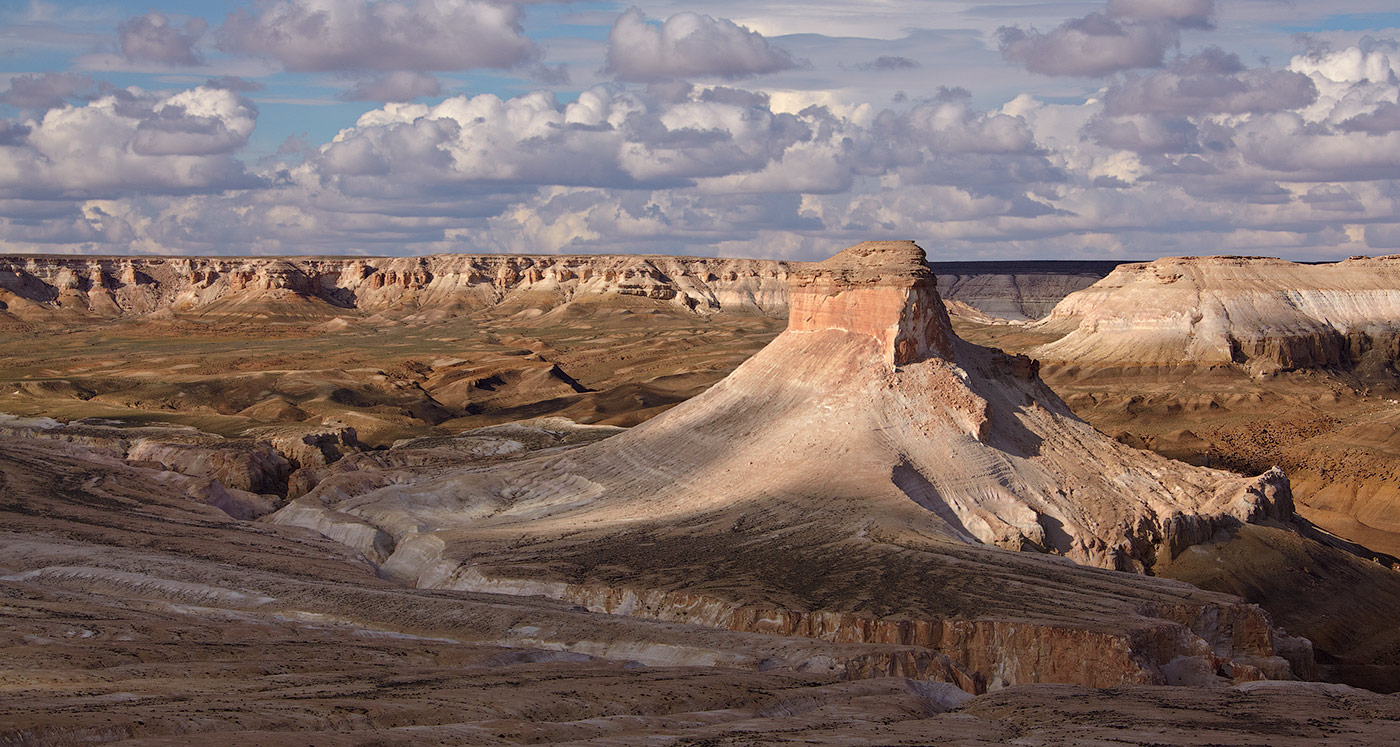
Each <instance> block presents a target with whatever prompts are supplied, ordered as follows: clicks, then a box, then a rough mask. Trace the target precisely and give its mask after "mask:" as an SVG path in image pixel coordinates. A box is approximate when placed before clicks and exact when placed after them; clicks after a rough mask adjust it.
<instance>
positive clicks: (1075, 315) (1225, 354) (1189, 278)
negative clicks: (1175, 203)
mask: <svg viewBox="0 0 1400 747" xmlns="http://www.w3.org/2000/svg"><path fill="white" fill-rule="evenodd" d="M1037 327H1038V328H1040V329H1044V330H1046V331H1060V332H1063V333H1065V336H1064V337H1062V338H1061V339H1059V340H1056V341H1054V342H1051V343H1048V344H1046V345H1042V346H1040V347H1038V348H1035V349H1034V350H1033V351H1032V355H1034V356H1036V357H1037V358H1040V359H1043V360H1046V361H1064V362H1072V363H1074V364H1076V365H1096V364H1097V365H1104V364H1112V365H1147V366H1172V365H1182V364H1188V365H1198V366H1231V365H1238V366H1241V367H1243V368H1244V369H1246V370H1248V371H1249V372H1251V373H1254V374H1266V373H1272V372H1276V371H1280V370H1294V369H1302V368H1338V369H1345V370H1358V369H1359V372H1360V373H1362V374H1363V375H1369V376H1377V375H1380V376H1386V377H1389V376H1393V374H1394V369H1393V368H1392V367H1391V364H1392V363H1393V361H1394V360H1395V358H1396V356H1397V353H1400V350H1398V349H1397V343H1396V333H1397V330H1400V256H1393V257H1379V258H1367V257H1359V258H1353V259H1349V260H1347V261H1345V262H1337V263H1332V264H1325V265H1303V264H1296V263H1293V262H1288V261H1285V260H1281V259H1272V258H1268V257H1172V258H1167V259H1159V260H1156V261H1154V262H1148V263H1138V264H1128V265H1122V266H1120V267H1119V268H1117V269H1116V270H1114V271H1113V273H1112V274H1110V275H1109V276H1108V277H1106V278H1104V279H1103V280H1101V281H1099V282H1098V283H1095V284H1094V285H1093V286H1091V287H1089V288H1087V289H1085V290H1082V291H1078V292H1076V293H1072V294H1070V295H1069V296H1066V297H1065V299H1064V300H1063V301H1061V302H1060V303H1059V304H1058V305H1056V306H1055V309H1054V310H1053V311H1052V312H1051V313H1050V316H1048V317H1047V318H1045V319H1044V320H1043V321H1041V322H1039V323H1038V325H1037Z"/></svg>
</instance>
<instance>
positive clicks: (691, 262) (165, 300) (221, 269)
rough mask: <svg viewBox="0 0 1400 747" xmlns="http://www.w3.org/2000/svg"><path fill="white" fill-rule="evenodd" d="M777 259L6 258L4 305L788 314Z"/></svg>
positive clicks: (309, 313)
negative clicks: (637, 304) (592, 303)
mask: <svg viewBox="0 0 1400 747" xmlns="http://www.w3.org/2000/svg"><path fill="white" fill-rule="evenodd" d="M785 273H786V268H785V265H784V264H783V263H781V262H776V261H764V260H741V259H695V258H685V257H669V256H666V257H660V256H639V255H638V256H633V255H589V256H536V257H529V256H513V255H467V254H453V255H435V256H429V257H394V258H387V257H377V258H342V257H286V258H266V259H264V258H249V257H228V258H221V257H179V258H166V257H57V256H28V257H26V256H8V257H0V312H4V313H8V314H10V315H11V316H14V317H17V318H19V319H22V320H43V319H48V318H58V319H66V318H75V317H78V318H81V317H83V316H95V317H113V316H132V315H143V314H153V313H183V314H191V315H200V316H211V317H218V316H255V317H257V316H261V317H263V318H290V319H315V318H318V317H331V316H336V315H339V314H344V313H346V312H348V311H351V310H354V311H358V312H361V313H366V314H388V315H393V316H397V317H403V316H411V315H414V314H426V315H429V316H432V315H440V314H443V313H447V312H452V311H454V310H458V311H460V310H463V309H479V308H484V307H489V306H495V305H498V304H501V303H504V302H508V301H510V300H518V301H522V302H525V303H531V302H533V303H539V304H547V305H555V304H558V303H564V302H567V301H569V300H571V299H573V298H575V297H579V296H586V295H600V294H603V295H606V294H616V295H623V296H639V297H644V298H652V299H657V300H661V301H666V302H671V303H675V304H677V305H679V306H682V307H685V308H688V309H692V310H695V311H697V312H702V313H703V312H711V311H741V312H756V313H775V312H780V311H781V310H782V309H783V307H784V303H785V300H786V297H785V293H784V285H783V278H784V275H785Z"/></svg>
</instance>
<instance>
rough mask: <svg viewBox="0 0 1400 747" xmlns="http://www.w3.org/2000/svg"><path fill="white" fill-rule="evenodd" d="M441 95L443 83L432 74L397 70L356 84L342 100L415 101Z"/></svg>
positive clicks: (342, 96) (343, 95)
mask: <svg viewBox="0 0 1400 747" xmlns="http://www.w3.org/2000/svg"><path fill="white" fill-rule="evenodd" d="M441 93H442V83H440V82H439V81H438V79H437V78H436V77H434V76H433V75H432V74H430V73H420V72H417V71H414V70H395V71H394V72H392V73H389V74H388V75H381V76H379V77H376V78H370V79H369V80H362V81H360V82H358V83H356V84H355V85H354V87H353V88H351V89H350V90H348V91H346V92H345V93H344V94H342V95H341V98H343V99H345V100H347V101H413V100H414V99H418V98H422V97H424V96H438V95H440V94H441Z"/></svg>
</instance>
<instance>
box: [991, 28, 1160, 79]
mask: <svg viewBox="0 0 1400 747" xmlns="http://www.w3.org/2000/svg"><path fill="white" fill-rule="evenodd" d="M997 40H998V42H999V44H1000V47H1001V54H1002V57H1004V58H1006V60H1007V61H1008V62H1014V63H1016V64H1019V65H1021V66H1022V67H1024V68H1026V69H1027V70H1029V71H1031V72H1033V73H1041V74H1044V75H1074V76H1083V77H1098V76H1102V75H1110V74H1112V73H1116V72H1119V71H1122V70H1131V69H1133V68H1143V67H1161V65H1162V62H1163V59H1164V58H1165V57H1166V54H1167V50H1168V49H1171V48H1172V47H1174V46H1176V44H1177V41H1178V34H1177V31H1176V29H1175V27H1173V26H1170V25H1165V24H1158V23H1130V22H1122V21H1118V20H1115V19H1113V18H1110V17H1108V16H1106V15H1103V14H1100V13H1091V14H1089V15H1087V16H1085V17H1083V18H1076V19H1073V20H1070V21H1065V22H1064V23H1063V24H1061V25H1059V26H1058V27H1056V28H1054V29H1052V30H1050V31H1048V32H1045V33H1040V32H1038V31H1036V30H1034V29H1031V30H1026V29H1022V28H1020V27H1016V26H1004V27H1002V28H1001V29H999V30H998V31H997Z"/></svg>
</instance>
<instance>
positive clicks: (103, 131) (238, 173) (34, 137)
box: [0, 87, 258, 199]
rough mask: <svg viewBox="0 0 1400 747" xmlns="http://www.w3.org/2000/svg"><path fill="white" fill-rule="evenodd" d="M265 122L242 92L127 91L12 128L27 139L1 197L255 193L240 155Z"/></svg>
mask: <svg viewBox="0 0 1400 747" xmlns="http://www.w3.org/2000/svg"><path fill="white" fill-rule="evenodd" d="M257 115H258V111H257V107H255V106H254V105H253V104H252V102H250V101H248V100H246V99H244V98H242V97H241V96H239V95H238V94H237V93H235V92H232V91H228V90H222V89H211V88H204V87H200V88H195V89H191V90H188V91H182V92H180V93H176V94H174V95H171V96H159V95H151V94H146V93H145V92H141V91H136V90H119V91H114V92H111V93H109V94H107V95H105V96H102V97H100V98H98V99H96V100H94V101H92V102H91V103H88V104H86V105H84V106H64V107H59V108H54V109H50V110H49V111H48V112H46V113H45V114H44V115H43V117H42V118H40V119H37V120H29V121H26V122H22V123H16V122H8V123H6V124H5V128H6V130H7V131H9V132H17V131H19V130H25V131H26V132H25V134H24V136H23V138H22V139H18V141H17V142H14V143H12V144H11V145H10V147H9V148H8V149H7V153H6V156H7V158H4V159H0V196H12V197H23V198H28V199H36V198H40V197H48V198H58V197H65V198H77V199H87V198H91V197H105V196H122V195H130V194H143V193H155V194H162V193H181V192H198V191H209V190H223V189H232V188H241V187H251V186H255V185H256V184H257V183H258V180H256V179H255V178H254V177H252V176H251V175H250V174H248V172H247V171H246V170H245V168H244V167H243V165H242V164H241V163H240V162H238V161H237V160H236V159H235V158H234V157H233V156H232V155H231V154H232V153H233V151H235V150H237V149H238V148H241V147H242V146H243V145H245V144H246V143H247V142H248V137H249V135H251V133H252V131H253V127H254V124H255V121H256V119H257ZM13 139H14V138H12V140H13Z"/></svg>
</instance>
